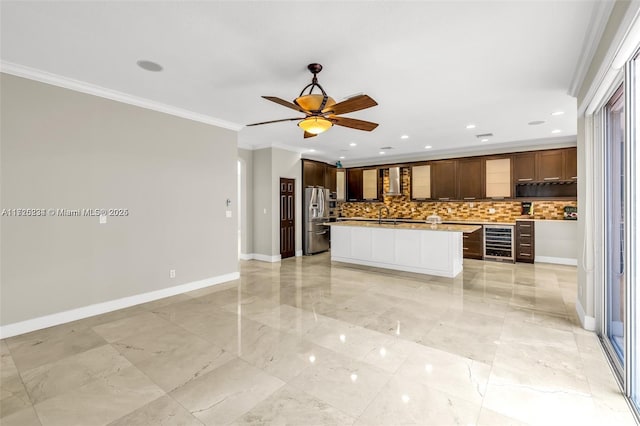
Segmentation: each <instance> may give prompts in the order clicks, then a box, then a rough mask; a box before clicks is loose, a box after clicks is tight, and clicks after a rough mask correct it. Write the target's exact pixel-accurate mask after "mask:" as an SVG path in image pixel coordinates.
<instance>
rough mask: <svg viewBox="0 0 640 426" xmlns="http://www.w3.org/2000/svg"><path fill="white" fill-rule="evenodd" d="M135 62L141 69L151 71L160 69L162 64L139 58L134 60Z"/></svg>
mask: <svg viewBox="0 0 640 426" xmlns="http://www.w3.org/2000/svg"><path fill="white" fill-rule="evenodd" d="M136 64H138V66H139V67H140V68H142V69H143V70H147V71H152V72H160V71H162V65H160V64H158V63H156V62H152V61H145V60H140V61H138V62H136Z"/></svg>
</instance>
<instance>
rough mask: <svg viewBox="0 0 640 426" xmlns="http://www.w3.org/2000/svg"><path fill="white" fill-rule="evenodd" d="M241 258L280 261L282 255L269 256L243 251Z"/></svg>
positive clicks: (271, 261)
mask: <svg viewBox="0 0 640 426" xmlns="http://www.w3.org/2000/svg"><path fill="white" fill-rule="evenodd" d="M240 259H241V260H259V261H261V262H270V263H273V262H280V261H281V260H282V256H280V255H279V254H278V255H275V256H269V255H266V254H260V253H242V254H241V255H240Z"/></svg>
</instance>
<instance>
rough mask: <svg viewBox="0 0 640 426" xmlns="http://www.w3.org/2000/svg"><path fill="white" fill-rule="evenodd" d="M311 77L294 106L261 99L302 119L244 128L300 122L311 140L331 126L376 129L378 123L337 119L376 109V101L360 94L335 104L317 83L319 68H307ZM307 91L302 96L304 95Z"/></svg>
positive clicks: (344, 118)
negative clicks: (302, 115) (297, 113)
mask: <svg viewBox="0 0 640 426" xmlns="http://www.w3.org/2000/svg"><path fill="white" fill-rule="evenodd" d="M307 68H308V69H309V71H311V73H312V74H313V79H311V83H309V84H308V85H306V86H305V87H304V89H302V91H301V92H300V96H298V97H297V98H295V99H294V100H293V102H289V101H285V100H284V99H281V98H277V97H275V96H263V98H265V99H267V100H269V101H271V102H275V103H277V104H280V105H282V106H286V107H287V108H291V109H295V110H296V111H299V112H301V113H303V114H305V116H304V117H299V118H283V119H282V120H273V121H263V122H262V123H253V124H247V126H259V125H262V124H270V123H279V122H281V121H298V120H299V121H300V122H299V123H298V126H299V127H300V128H302V129H303V130H304V137H305V138H312V137H314V136H317V135H318V134H320V133H322V132H325V131H327V130H329V129H330V128H331V127H332V126H333V125H334V124H336V125H338V126H343V127H349V128H352V129H357V130H365V131H367V132H370V131H372V130H373V129H375V128H376V127H378V123H372V122H370V121H364V120H356V119H355V118H349V117H339V115H341V114H346V113H349V112H354V111H359V110H361V109H366V108H371V107H373V106H376V105H378V103H377V102H376V101H374V100H373V99H371V98H370V97H369V96H367V95H364V94H361V95H356V96H352V97H350V98H349V99H347V100H344V101H342V102H339V103H336V101H334V100H333V98H332V97H331V96H328V95H327V92H325V91H324V89H323V88H322V86H321V85H320V83H318V77H317V74H318V73H319V72H320V71H322V65H320V64H309V65H308V66H307ZM316 88H317V89H319V90H320V92H321V93H313V90H314V89H316ZM307 89H309V91H308V92H307V94H306V95H305V91H306V90H307Z"/></svg>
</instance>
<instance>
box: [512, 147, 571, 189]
mask: <svg viewBox="0 0 640 426" xmlns="http://www.w3.org/2000/svg"><path fill="white" fill-rule="evenodd" d="M576 154H577V150H576V148H563V149H547V150H544V151H535V152H525V153H518V154H515V155H514V179H513V180H514V183H515V197H516V198H550V199H553V198H562V199H575V198H576V197H577V194H578V192H577V190H578V188H577V185H576V181H577V179H578V177H577V170H576V169H577V164H576V163H577V158H576ZM532 169H533V170H535V173H533V174H532V172H531V170H532Z"/></svg>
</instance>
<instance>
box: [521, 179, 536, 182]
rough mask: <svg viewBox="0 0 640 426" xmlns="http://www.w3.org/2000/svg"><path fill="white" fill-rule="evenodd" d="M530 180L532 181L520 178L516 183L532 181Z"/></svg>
mask: <svg viewBox="0 0 640 426" xmlns="http://www.w3.org/2000/svg"><path fill="white" fill-rule="evenodd" d="M532 180H533V178H520V179H518V182H529V181H532Z"/></svg>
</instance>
